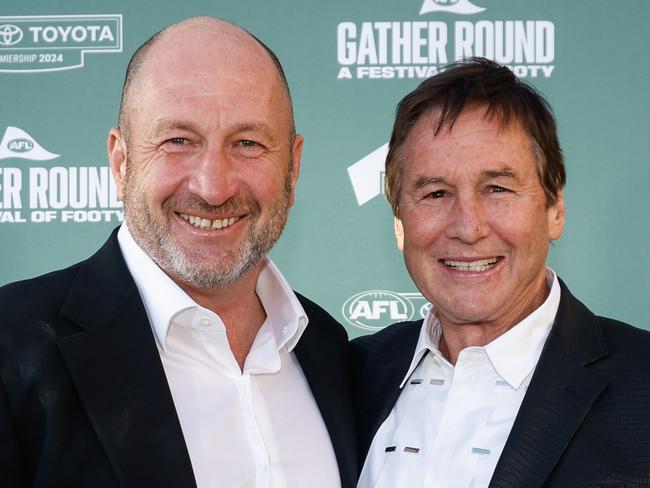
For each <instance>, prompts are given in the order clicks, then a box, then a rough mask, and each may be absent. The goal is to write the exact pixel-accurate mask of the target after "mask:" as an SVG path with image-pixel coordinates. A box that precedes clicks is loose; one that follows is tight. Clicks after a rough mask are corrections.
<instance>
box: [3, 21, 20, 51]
mask: <svg viewBox="0 0 650 488" xmlns="http://www.w3.org/2000/svg"><path fill="white" fill-rule="evenodd" d="M22 40H23V31H22V29H21V28H20V27H18V26H17V25H13V24H3V25H0V46H13V45H14V44H18V43H19V42H20V41H22Z"/></svg>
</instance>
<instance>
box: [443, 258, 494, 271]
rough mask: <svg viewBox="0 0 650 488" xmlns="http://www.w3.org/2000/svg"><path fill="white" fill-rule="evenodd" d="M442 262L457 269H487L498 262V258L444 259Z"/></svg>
mask: <svg viewBox="0 0 650 488" xmlns="http://www.w3.org/2000/svg"><path fill="white" fill-rule="evenodd" d="M442 262H443V263H444V264H445V266H449V267H450V268H454V269H455V270H457V271H473V272H477V271H487V270H488V269H491V268H492V267H493V266H494V264H495V263H496V262H497V258H489V259H479V260H478V261H452V260H451V259H443V260H442Z"/></svg>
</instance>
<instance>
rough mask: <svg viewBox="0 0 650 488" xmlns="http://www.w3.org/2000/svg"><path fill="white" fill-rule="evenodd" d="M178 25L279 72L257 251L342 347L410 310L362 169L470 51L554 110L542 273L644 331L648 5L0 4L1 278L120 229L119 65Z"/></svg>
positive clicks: (419, 303)
mask: <svg viewBox="0 0 650 488" xmlns="http://www.w3.org/2000/svg"><path fill="white" fill-rule="evenodd" d="M195 15H215V16H220V17H223V18H225V19H228V20H230V21H233V22H235V23H237V24H239V25H241V26H243V27H245V28H247V29H248V30H250V31H251V32H252V33H254V34H255V35H257V36H258V37H260V38H261V39H263V40H264V41H265V42H266V43H267V44H268V45H269V46H270V47H271V48H272V49H273V50H275V51H276V53H277V54H278V56H279V57H280V59H281V61H282V62H283V64H284V67H285V70H286V73H287V77H288V79H289V82H290V85H291V88H292V92H293V98H294V104H295V113H296V119H297V126H298V129H299V131H300V132H301V133H303V134H304V135H305V138H306V143H305V151H304V157H303V165H302V174H301V177H300V182H299V187H298V194H297V201H296V205H295V207H294V209H293V211H292V214H291V216H290V223H289V226H288V228H287V230H286V232H285V234H284V236H283V237H282V239H281V242H280V243H279V245H278V246H277V247H276V248H275V249H274V251H273V252H272V256H273V258H274V260H275V261H276V263H277V264H278V265H279V266H280V268H281V269H282V270H283V271H284V273H285V274H286V275H287V277H288V279H289V281H290V282H291V283H292V285H293V286H294V287H295V288H296V289H297V290H300V291H301V292H303V293H304V294H306V295H307V296H310V297H311V298H313V299H314V300H316V301H318V302H319V303H321V304H322V305H323V306H324V307H325V308H326V309H328V310H329V311H330V312H331V313H332V314H333V315H334V316H335V317H337V318H338V319H339V320H340V321H341V322H342V323H344V324H345V325H346V327H347V328H348V331H349V332H350V335H351V336H357V335H359V334H363V333H367V332H368V331H371V330H374V329H377V328H380V327H382V326H384V325H386V324H388V323H389V322H391V321H393V320H396V319H400V318H403V317H417V316H419V315H420V314H421V313H422V312H423V310H424V309H425V301H424V300H423V299H422V298H421V297H420V296H419V295H418V294H417V290H416V289H415V287H414V285H413V284H412V283H411V281H410V279H409V277H408V275H407V273H406V271H405V269H404V265H403V261H402V257H401V255H400V253H399V252H398V251H397V249H396V248H395V245H394V238H393V234H392V217H391V213H390V211H389V208H388V205H387V204H386V201H385V199H384V197H383V195H381V194H379V191H380V184H381V178H382V174H381V172H380V168H379V166H378V164H379V162H380V161H381V153H382V150H381V147H382V146H383V145H384V144H385V143H386V142H387V140H388V136H389V132H390V128H391V125H392V117H393V113H394V109H395V105H396V103H397V102H398V101H399V100H400V99H401V97H402V96H404V95H405V94H406V93H407V92H408V91H409V90H411V89H412V88H414V87H415V86H416V85H417V84H418V82H419V81H421V79H422V77H424V76H427V75H428V74H431V73H432V72H435V69H436V68H437V67H438V66H439V65H440V64H441V63H443V62H444V61H445V60H446V61H453V60H454V58H455V57H456V56H459V55H469V54H474V55H481V54H483V55H487V56H489V57H495V58H497V59H498V60H500V61H502V62H505V63H506V64H508V65H510V66H512V67H513V69H514V70H515V72H516V73H517V74H519V75H520V76H522V77H524V78H525V79H527V80H529V81H531V82H532V83H533V84H534V85H535V86H536V87H537V88H538V89H539V90H541V91H542V93H544V94H545V95H546V96H547V98H548V99H549V101H550V102H551V104H552V105H553V107H554V109H555V112H556V115H557V118H558V122H559V127H560V138H561V141H562V144H563V147H564V152H565V155H566V162H567V168H568V186H567V190H566V202H567V207H568V222H567V226H566V229H565V233H564V236H563V238H562V239H561V240H560V241H559V242H557V243H556V244H555V245H554V246H553V249H552V251H551V256H550V258H549V261H550V264H551V265H552V266H553V267H554V268H555V269H556V270H557V272H558V274H559V275H560V276H561V277H562V278H563V279H564V280H565V281H566V282H567V284H568V285H569V286H570V287H571V288H572V291H573V292H574V293H575V294H576V295H577V296H578V297H580V298H581V299H582V300H583V301H584V302H585V303H586V304H587V305H588V306H589V307H591V308H592V309H593V310H594V311H596V312H597V313H600V314H603V315H607V316H613V317H616V318H619V319H621V320H624V321H627V322H631V323H633V324H636V325H638V326H640V327H644V328H648V329H650V312H649V311H648V307H647V302H648V300H649V299H650V260H649V259H647V258H646V244H647V242H648V241H649V240H650V221H649V219H648V216H647V211H648V207H649V205H648V203H647V186H648V183H649V182H650V169H648V162H649V159H648V154H650V142H649V141H650V122H649V121H648V109H649V108H650V94H649V93H650V92H649V90H648V87H649V86H650V63H649V62H648V47H649V44H650V28H649V24H650V2H647V1H646V0H619V1H616V2H615V1H611V0H610V1H605V0H570V1H567V0H544V1H540V0H472V2H469V1H468V0H399V1H397V0H393V1H371V0H357V1H355V2H347V1H342V0H331V1H329V2H322V1H318V2H317V1H313V0H312V1H309V0H308V1H303V2H293V1H290V0H276V1H274V2H269V1H263V0H251V1H238V2H234V1H233V2H225V1H220V0H211V1H207V0H206V1H197V0H188V1H186V2H178V1H169V0H156V1H125V0H119V1H118V0H114V1H111V2H102V1H93V0H87V1H83V2H82V1H80V0H73V1H68V0H67V1H58V2H57V1H48V2H45V1H41V2H25V1H23V0H3V2H2V5H1V6H0V17H1V18H0V93H1V94H2V105H1V109H0V133H1V134H3V138H2V141H1V142H0V205H1V208H0V284H3V283H7V282H10V281H14V280H18V279H22V278H26V277H31V276H35V275H38V274H41V273H44V272H46V271H49V270H52V269H55V268H60V267H64V266H67V265H69V264H71V263H73V262H75V261H77V260H79V259H81V258H84V257H86V256H88V255H89V254H91V253H92V252H93V251H94V250H95V249H97V248H98V246H99V245H100V244H101V243H102V242H103V241H104V240H105V238H106V236H107V235H108V233H109V232H110V230H111V229H112V228H113V227H115V226H116V225H117V224H118V223H119V218H120V216H121V209H120V207H119V205H118V204H116V202H115V201H114V198H113V197H114V196H112V195H111V194H110V188H109V182H108V173H107V172H106V171H107V170H106V169H101V168H106V161H107V159H106V151H105V144H106V134H107V131H108V130H109V128H110V127H111V126H113V125H114V124H115V121H116V116H117V108H118V103H119V95H120V90H121V84H122V77H123V73H124V70H125V67H126V63H127V62H128V59H129V57H130V55H131V53H132V52H133V51H134V50H135V49H136V48H137V46H138V45H140V44H141V43H142V42H143V41H144V40H145V39H147V38H148V37H149V36H150V35H151V34H153V33H154V32H156V31H157V30H159V29H160V28H162V27H163V26H165V25H168V24H170V23H173V22H176V21H179V20H181V19H184V18H187V17H191V16H195ZM378 149H379V150H378ZM376 150H378V151H377V152H374V151H376ZM366 156H367V157H366ZM364 158H365V159H364ZM359 161H361V162H360V163H359V164H356V165H355V163H357V162H359ZM353 165H355V166H353ZM350 166H353V167H352V169H351V170H350V172H349V171H348V168H349V167H350ZM351 175H352V176H354V179H351ZM353 181H354V185H353ZM361 203H362V204H361ZM93 220H97V221H96V222H94V221H93ZM369 292H371V293H369Z"/></svg>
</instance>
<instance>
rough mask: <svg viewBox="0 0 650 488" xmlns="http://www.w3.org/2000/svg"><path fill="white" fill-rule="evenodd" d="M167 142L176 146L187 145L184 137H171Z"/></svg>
mask: <svg viewBox="0 0 650 488" xmlns="http://www.w3.org/2000/svg"><path fill="white" fill-rule="evenodd" d="M167 142H169V143H171V144H174V145H177V146H182V145H183V144H187V139H185V138H184V137H172V138H171V139H169V140H168V141H167Z"/></svg>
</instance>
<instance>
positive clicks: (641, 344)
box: [353, 283, 650, 488]
mask: <svg viewBox="0 0 650 488" xmlns="http://www.w3.org/2000/svg"><path fill="white" fill-rule="evenodd" d="M561 287H562V294H561V299H560V307H559V310H558V314H557V317H556V319H555V323H554V325H553V328H552V330H551V333H550V335H549V338H548V339H547V341H546V344H545V345H544V349H543V352H542V355H541V357H540V359H539V362H538V364H537V367H536V369H535V372H534V373H533V377H532V379H531V383H530V386H529V387H528V390H527V392H526V396H525V397H524V400H523V403H522V405H521V408H520V409H519V413H518V415H517V417H516V419H515V423H514V425H513V427H512V431H511V432H510V435H509V437H508V440H507V441H506V445H505V447H504V450H503V453H502V454H501V457H500V458H499V461H498V464H497V467H496V470H495V472H494V475H493V477H492V480H491V482H490V485H489V486H490V487H491V488H535V487H540V486H549V487H567V488H578V487H614V486H615V487H639V488H640V487H650V333H648V332H646V331H642V330H639V329H636V328H634V327H632V326H630V325H627V324H623V323H621V322H617V321H614V320H610V319H606V318H603V317H598V316H596V315H594V314H593V313H592V312H590V311H589V310H588V309H587V308H586V307H585V306H584V305H583V304H582V303H581V302H579V301H578V300H577V299H576V298H574V297H573V296H572V295H571V293H569V291H568V290H567V288H566V286H565V285H564V284H563V283H561ZM421 325H422V321H421V320H420V321H417V322H403V323H399V324H395V325H392V326H390V327H388V328H386V329H384V330H382V331H381V332H378V333H377V334H375V335H373V336H365V337H362V338H359V339H357V340H355V341H354V342H353V343H354V349H355V358H356V359H355V361H356V363H357V367H356V368H357V371H358V373H359V379H358V380H357V381H358V388H357V394H358V398H357V403H358V409H359V425H358V427H359V431H360V447H361V456H360V459H361V462H363V459H364V458H365V455H366V453H367V451H368V449H369V447H370V443H371V442H372V438H373V437H374V435H375V432H376V431H377V429H378V428H379V427H380V426H381V424H382V423H383V421H384V420H385V419H386V418H387V417H388V415H389V413H390V411H391V409H392V407H393V405H394V404H395V402H396V401H397V398H398V396H399V394H400V389H399V384H400V382H401V381H402V379H403V377H404V375H405V374H406V371H407V369H408V367H409V365H410V362H411V360H412V358H413V354H414V351H415V346H416V343H417V340H418V335H419V331H420V326H421Z"/></svg>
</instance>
